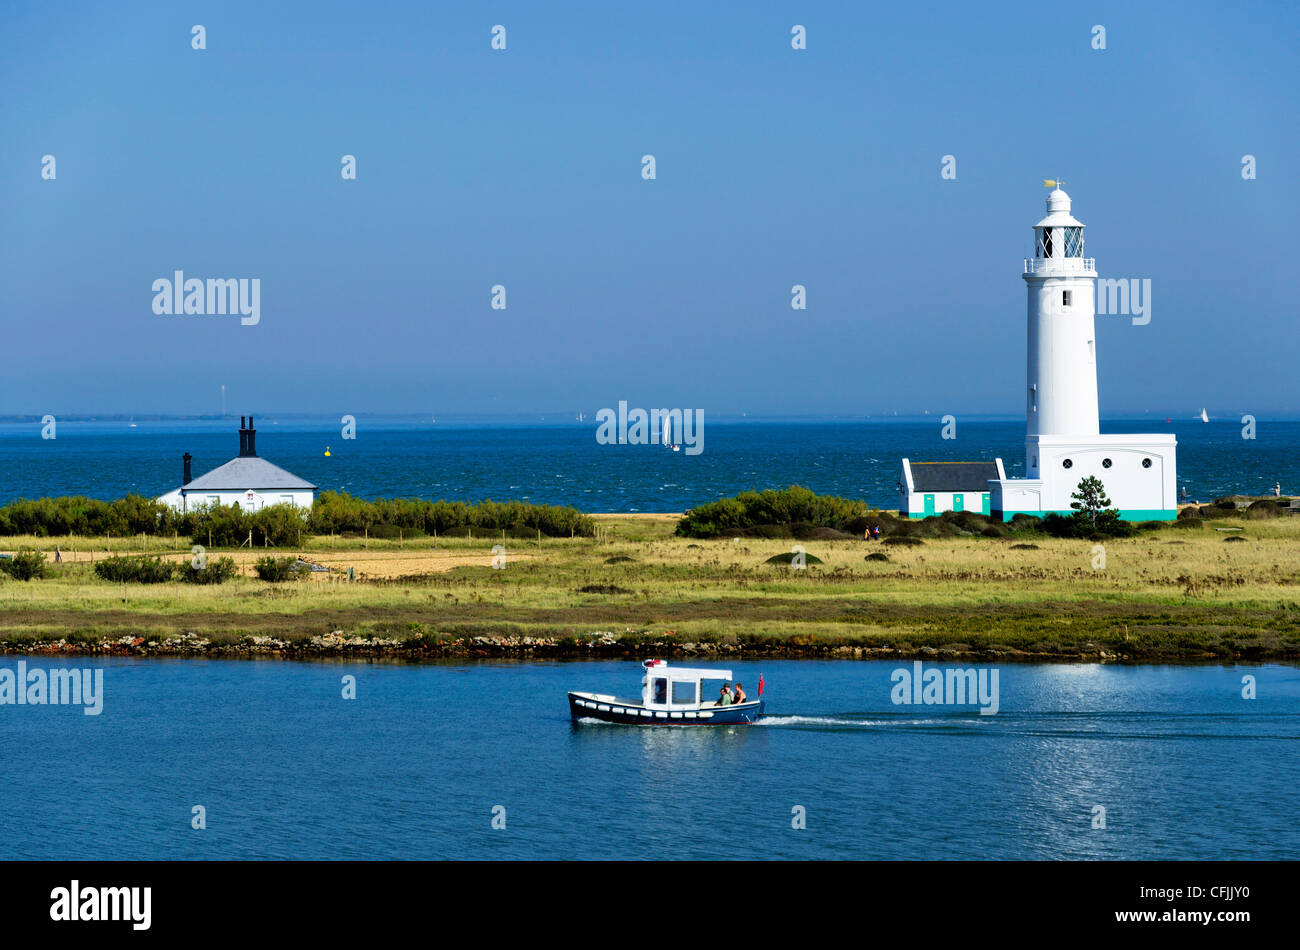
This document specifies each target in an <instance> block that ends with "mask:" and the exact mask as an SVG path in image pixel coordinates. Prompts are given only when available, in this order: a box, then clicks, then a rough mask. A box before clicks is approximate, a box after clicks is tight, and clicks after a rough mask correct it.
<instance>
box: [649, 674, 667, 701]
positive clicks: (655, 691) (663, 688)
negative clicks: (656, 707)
mask: <svg viewBox="0 0 1300 950" xmlns="http://www.w3.org/2000/svg"><path fill="white" fill-rule="evenodd" d="M650 686H651V693H650V695H651V697H652V700H651V701H652V702H656V703H660V704H663V703H667V702H668V680H667V679H665V678H664V677H662V676H656V677H655V678H654V679H653V680H651V681H650Z"/></svg>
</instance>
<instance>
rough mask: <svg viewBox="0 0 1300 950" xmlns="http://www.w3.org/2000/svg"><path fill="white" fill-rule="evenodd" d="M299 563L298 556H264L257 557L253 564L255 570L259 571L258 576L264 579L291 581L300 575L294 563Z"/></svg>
mask: <svg viewBox="0 0 1300 950" xmlns="http://www.w3.org/2000/svg"><path fill="white" fill-rule="evenodd" d="M297 563H298V559H297V558H296V557H271V556H269V555H268V556H267V557H262V558H258V559H257V563H256V564H254V565H253V570H255V571H257V576H258V577H260V578H261V579H262V580H264V581H289V580H293V579H294V578H296V577H299V576H300V575H299V574H298V572H297V571H295V570H294V565H295V564H297Z"/></svg>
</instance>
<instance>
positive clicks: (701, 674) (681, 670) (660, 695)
mask: <svg viewBox="0 0 1300 950" xmlns="http://www.w3.org/2000/svg"><path fill="white" fill-rule="evenodd" d="M710 680H712V681H714V682H716V683H723V682H730V681H731V670H701V669H693V668H691V667H687V666H669V665H668V664H667V663H666V662H664V661H663V660H646V661H645V678H644V679H643V680H641V705H643V706H644V707H645V708H646V709H670V710H671V709H677V710H681V709H700V708H702V707H705V706H716V705H717V704H718V698H717V696H714V695H712V694H710V693H708V692H705V685H704V684H705V683H707V682H709V681H710Z"/></svg>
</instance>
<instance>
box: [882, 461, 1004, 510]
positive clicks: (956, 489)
mask: <svg viewBox="0 0 1300 950" xmlns="http://www.w3.org/2000/svg"><path fill="white" fill-rule="evenodd" d="M1001 478H1006V472H1005V470H1004V469H1003V468H1002V459H994V460H993V461H991V462H913V461H912V460H911V459H903V472H902V474H901V475H900V476H899V479H898V493H899V500H898V513H899V514H901V515H906V516H907V517H909V518H928V517H929V516H930V515H937V514H942V513H943V512H945V511H973V512H975V513H976V514H980V515H987V514H988V513H989V510H990V509H989V503H990V498H989V482H990V481H993V480H997V479H1001Z"/></svg>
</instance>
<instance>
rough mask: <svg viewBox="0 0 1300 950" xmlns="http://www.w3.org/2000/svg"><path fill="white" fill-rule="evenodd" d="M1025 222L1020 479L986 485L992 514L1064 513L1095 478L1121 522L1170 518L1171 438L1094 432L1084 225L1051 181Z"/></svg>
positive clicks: (1093, 351)
mask: <svg viewBox="0 0 1300 950" xmlns="http://www.w3.org/2000/svg"><path fill="white" fill-rule="evenodd" d="M1048 184H1049V186H1051V185H1054V186H1055V187H1054V188H1053V190H1052V191H1051V193H1050V194H1048V196H1047V214H1046V216H1045V217H1043V218H1042V219H1041V220H1040V221H1039V222H1038V223H1037V224H1035V225H1034V226H1033V235H1034V237H1033V257H1029V258H1025V261H1024V270H1023V273H1022V275H1021V276H1022V277H1023V278H1024V281H1025V289H1026V291H1027V296H1028V301H1027V323H1026V392H1025V477H1024V478H1018V479H1008V478H998V479H990V480H989V483H988V484H989V496H990V508H991V512H990V513H991V514H992V515H994V516H999V515H1000V516H1001V517H1002V518H1003V520H1006V521H1010V520H1011V519H1012V518H1013V517H1015V515H1016V514H1018V513H1024V514H1031V515H1044V514H1047V513H1049V512H1057V513H1059V514H1070V513H1071V508H1070V502H1071V500H1072V499H1071V495H1072V493H1073V492H1075V491H1076V490H1077V489H1078V485H1079V482H1080V481H1082V480H1083V479H1084V478H1086V477H1088V476H1090V475H1092V476H1095V477H1096V478H1098V479H1100V480H1101V482H1102V484H1103V485H1104V486H1105V488H1106V494H1107V495H1108V496H1109V497H1110V500H1111V504H1112V505H1113V506H1114V507H1116V508H1118V509H1119V511H1120V517H1122V518H1125V519H1127V520H1133V521H1154V520H1167V519H1172V518H1175V517H1177V515H1178V505H1177V501H1176V498H1175V485H1176V483H1177V472H1176V460H1175V449H1176V446H1177V442H1176V440H1175V439H1174V437H1173V436H1172V435H1146V434H1141V435H1135V434H1121V435H1103V434H1102V433H1101V426H1100V423H1099V410H1098V392H1097V335H1096V282H1097V269H1096V262H1095V260H1094V259H1093V258H1091V257H1087V256H1085V251H1084V235H1083V231H1084V225H1083V223H1082V222H1080V221H1079V220H1078V219H1076V218H1075V217H1074V215H1073V214H1072V213H1071V207H1070V196H1069V195H1068V194H1066V193H1065V191H1064V190H1063V189H1062V188H1061V186H1060V183H1058V182H1055V181H1050V182H1048Z"/></svg>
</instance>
